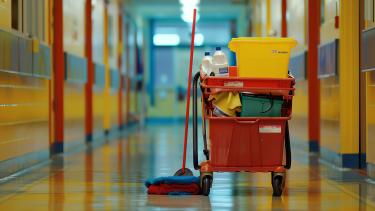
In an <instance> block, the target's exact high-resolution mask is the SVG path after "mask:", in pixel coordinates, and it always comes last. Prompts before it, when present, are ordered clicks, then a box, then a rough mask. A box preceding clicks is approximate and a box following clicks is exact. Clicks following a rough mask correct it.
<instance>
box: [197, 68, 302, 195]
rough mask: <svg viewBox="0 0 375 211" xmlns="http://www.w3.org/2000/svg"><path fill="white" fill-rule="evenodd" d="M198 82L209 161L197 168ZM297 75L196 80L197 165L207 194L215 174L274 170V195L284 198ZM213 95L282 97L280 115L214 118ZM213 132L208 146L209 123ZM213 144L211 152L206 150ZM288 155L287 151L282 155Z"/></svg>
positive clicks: (203, 190) (204, 78)
mask: <svg viewBox="0 0 375 211" xmlns="http://www.w3.org/2000/svg"><path fill="white" fill-rule="evenodd" d="M198 83H199V84H200V89H201V92H202V99H201V101H202V111H203V112H202V115H203V118H202V119H203V121H202V134H203V143H204V150H203V152H204V155H205V157H206V160H205V161H203V162H201V163H200V164H198V112H197V110H198V93H197V92H198V91H197V90H198ZM294 84H295V80H294V78H293V77H291V76H290V77H289V78H283V79H272V78H264V79H260V78H238V77H211V76H203V75H201V74H200V73H197V74H196V75H195V76H194V79H193V162H194V168H195V169H196V170H198V169H199V170H200V175H201V176H200V178H201V188H202V193H203V194H204V195H209V193H210V188H211V185H212V181H213V172H240V171H245V172H271V175H272V176H271V183H272V187H273V195H274V196H280V195H281V194H282V191H283V188H284V184H285V177H286V170H287V169H289V168H290V166H291V150H290V137H289V128H288V120H289V119H290V118H291V117H290V116H291V113H292V98H293V95H294ZM215 92H251V93H253V94H270V95H272V96H279V97H282V99H283V104H282V108H281V117H215V116H213V115H212V109H213V105H212V103H211V102H209V101H208V98H209V96H210V95H211V94H214V93H215ZM207 123H208V128H209V143H207V135H206V124H207ZM208 144H209V146H210V147H209V148H208ZM284 152H285V153H284Z"/></svg>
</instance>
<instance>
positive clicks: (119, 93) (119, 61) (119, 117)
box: [117, 4, 124, 130]
mask: <svg viewBox="0 0 375 211" xmlns="http://www.w3.org/2000/svg"><path fill="white" fill-rule="evenodd" d="M119 9H120V12H119V15H118V43H119V45H118V48H120V49H118V51H117V52H118V58H117V67H118V72H119V80H120V87H119V92H118V125H119V128H120V130H121V129H122V127H123V124H124V123H123V116H122V115H123V109H122V104H123V102H122V95H123V92H122V90H123V87H124V80H123V77H122V74H121V68H122V52H123V51H122V48H123V45H122V40H123V39H122V29H123V28H122V25H123V24H122V23H123V22H122V4H119Z"/></svg>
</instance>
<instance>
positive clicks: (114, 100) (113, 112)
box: [109, 90, 119, 129]
mask: <svg viewBox="0 0 375 211" xmlns="http://www.w3.org/2000/svg"><path fill="white" fill-rule="evenodd" d="M109 99H110V101H111V104H110V108H109V109H110V117H111V128H112V129H117V128H118V126H119V122H118V115H119V104H118V100H119V98H118V91H117V90H111V92H110V96H109Z"/></svg>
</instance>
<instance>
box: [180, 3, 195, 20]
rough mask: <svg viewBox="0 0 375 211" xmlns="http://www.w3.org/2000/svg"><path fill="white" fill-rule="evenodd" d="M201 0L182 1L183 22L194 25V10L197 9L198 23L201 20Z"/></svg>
mask: <svg viewBox="0 0 375 211" xmlns="http://www.w3.org/2000/svg"><path fill="white" fill-rule="evenodd" d="M199 2H200V0H180V4H181V6H182V7H181V11H182V14H181V18H182V20H183V21H185V22H187V23H192V22H193V10H194V8H196V9H197V21H198V20H199V13H198V12H199V10H198V9H199V8H198V4H199Z"/></svg>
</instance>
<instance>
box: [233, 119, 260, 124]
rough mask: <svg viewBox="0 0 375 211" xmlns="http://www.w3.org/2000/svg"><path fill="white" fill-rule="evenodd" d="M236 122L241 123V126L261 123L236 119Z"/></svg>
mask: <svg viewBox="0 0 375 211" xmlns="http://www.w3.org/2000/svg"><path fill="white" fill-rule="evenodd" d="M236 122H237V123H239V124H256V123H258V122H259V119H257V120H255V121H240V120H238V119H236Z"/></svg>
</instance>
